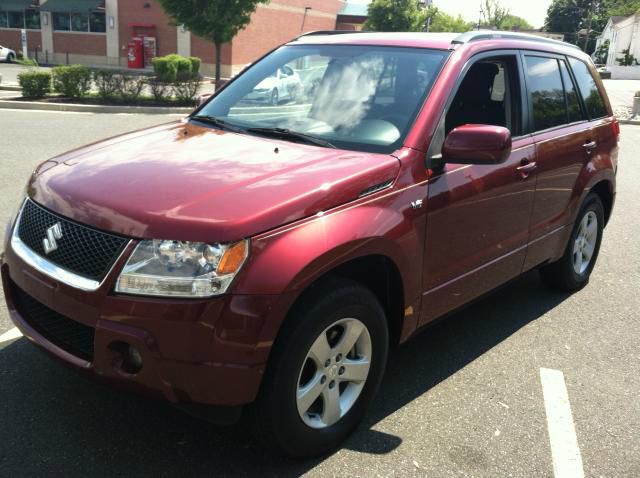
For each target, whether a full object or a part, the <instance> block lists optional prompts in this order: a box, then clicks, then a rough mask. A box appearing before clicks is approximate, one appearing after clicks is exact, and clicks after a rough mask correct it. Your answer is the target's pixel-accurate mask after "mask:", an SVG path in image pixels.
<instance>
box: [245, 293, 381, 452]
mask: <svg viewBox="0 0 640 478" xmlns="http://www.w3.org/2000/svg"><path fill="white" fill-rule="evenodd" d="M388 342H389V337H388V330H387V321H386V318H385V315H384V312H383V310H382V307H381V306H380V303H379V302H378V300H377V299H376V297H375V296H374V295H373V294H372V293H371V292H370V291H369V290H368V289H366V288H364V287H362V286H360V285H358V284H357V283H353V282H350V281H342V280H340V281H335V282H332V283H331V285H330V286H329V285H325V286H320V287H318V288H317V289H316V290H315V291H314V292H313V293H311V294H310V295H309V296H307V297H306V298H304V299H303V300H302V302H301V303H300V304H298V306H297V307H296V308H295V309H294V311H293V313H292V314H291V316H290V317H289V318H288V320H287V323H286V324H285V326H284V328H283V330H282V332H281V337H279V339H278V341H277V342H276V345H275V346H274V350H273V352H272V354H273V355H272V358H271V360H270V363H269V368H268V370H267V375H266V377H265V383H264V385H263V389H262V391H261V396H260V399H259V403H258V407H257V412H258V416H257V421H258V431H259V437H260V438H261V440H262V441H263V442H264V444H265V445H267V446H274V445H275V446H277V447H278V448H279V449H281V450H282V451H284V453H286V454H288V455H291V456H299V457H302V456H313V455H318V454H320V453H323V452H326V451H329V450H330V449H332V448H335V447H336V446H338V445H339V444H340V442H341V441H342V440H343V439H345V438H346V437H347V436H348V435H349V434H350V433H351V432H352V431H353V430H354V429H355V427H356V426H357V425H358V423H359V421H360V420H361V418H362V416H363V415H364V413H365V410H366V408H367V405H368V404H369V403H370V402H371V400H372V399H373V397H374V396H375V394H376V392H377V390H378V388H379V386H380V382H381V380H382V376H383V374H384V369H385V365H386V361H387V352H388Z"/></svg>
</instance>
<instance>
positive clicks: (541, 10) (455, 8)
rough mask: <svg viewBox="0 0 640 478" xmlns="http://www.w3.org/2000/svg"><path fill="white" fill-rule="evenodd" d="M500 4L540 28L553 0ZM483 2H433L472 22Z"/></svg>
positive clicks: (504, 0)
mask: <svg viewBox="0 0 640 478" xmlns="http://www.w3.org/2000/svg"><path fill="white" fill-rule="evenodd" d="M349 1H352V2H354V3H369V1H370V0H349ZM499 1H500V4H501V5H502V6H503V7H505V8H508V9H509V11H510V13H511V14H512V15H518V16H519V17H522V18H524V19H525V20H527V21H528V22H529V23H530V24H531V25H533V26H534V27H536V28H540V27H541V26H543V25H544V19H545V17H546V16H547V8H549V5H550V4H551V0H499ZM480 2H481V0H433V4H434V5H435V6H436V7H438V8H439V9H440V10H442V11H444V12H446V13H448V14H450V15H453V16H457V15H458V14H460V15H462V16H463V18H464V19H465V20H467V21H470V22H477V21H478V16H479V13H480Z"/></svg>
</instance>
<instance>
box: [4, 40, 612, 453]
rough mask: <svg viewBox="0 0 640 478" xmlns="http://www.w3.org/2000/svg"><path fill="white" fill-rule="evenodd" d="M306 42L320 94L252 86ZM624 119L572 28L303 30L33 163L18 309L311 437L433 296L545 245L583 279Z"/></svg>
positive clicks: (206, 401)
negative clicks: (182, 114)
mask: <svg viewBox="0 0 640 478" xmlns="http://www.w3.org/2000/svg"><path fill="white" fill-rule="evenodd" d="M311 59H313V61H314V62H315V63H314V68H319V65H322V64H324V65H325V66H324V68H325V70H324V73H323V74H322V75H321V77H322V81H321V82H320V84H319V85H317V88H316V90H315V92H314V95H313V100H312V103H311V105H310V106H309V107H306V106H305V107H304V108H303V107H296V108H285V109H282V108H278V109H277V110H278V111H276V112H275V113H274V112H273V110H274V108H272V107H271V106H270V103H274V101H268V102H265V104H264V105H262V106H261V107H259V108H258V107H256V108H243V107H238V106H237V105H238V104H239V103H241V102H242V101H243V99H244V98H246V96H247V95H253V94H254V93H255V91H256V89H258V90H259V89H261V88H262V87H260V88H258V86H259V85H265V84H269V85H270V86H269V88H273V87H274V86H273V85H281V84H282V83H280V81H281V79H279V77H275V78H274V77H272V76H271V75H272V72H274V71H279V72H285V71H286V69H285V67H286V66H287V65H292V64H296V62H299V64H305V61H306V60H309V61H307V63H310V61H311ZM321 60H322V62H324V63H322V62H321ZM289 76H291V75H289ZM269 88H266V89H269ZM278 89H279V94H278V97H279V98H280V97H281V96H282V94H283V92H284V91H285V90H284V89H283V90H280V87H279V86H278ZM618 136H619V125H618V122H617V121H616V119H615V118H614V117H613V115H612V111H611V106H610V104H609V101H608V99H607V96H606V93H605V90H604V88H603V86H602V82H601V81H600V79H599V78H598V75H597V73H596V70H595V68H594V66H593V63H592V62H591V60H590V59H589V57H588V56H587V55H585V54H584V53H582V52H581V51H580V50H579V49H578V48H576V47H574V46H572V45H569V44H566V43H560V42H556V41H551V40H547V39H544V38H539V37H531V36H527V35H523V34H515V33H496V32H491V34H489V35H487V34H485V33H483V32H470V33H466V34H462V35H451V36H446V35H445V36H443V35H441V34H437V35H433V34H418V33H416V34H402V33H397V34H389V33H384V34H382V33H380V34H377V33H353V34H348V35H346V34H345V35H337V34H330V33H327V34H310V35H305V36H302V37H300V38H298V39H296V40H293V41H291V42H290V43H288V44H286V45H284V46H282V47H281V48H278V49H277V50H275V51H274V52H273V53H271V54H269V55H267V56H266V57H265V58H264V59H262V60H260V61H258V62H256V63H255V64H253V65H251V67H250V68H248V69H247V70H246V71H245V72H244V73H242V74H241V75H239V76H238V77H236V78H235V79H233V81H231V82H230V83H229V84H227V85H226V87H225V88H224V89H222V90H220V91H218V92H217V93H216V94H215V95H213V96H212V97H211V98H209V99H208V100H207V101H206V102H205V103H204V104H202V105H201V106H199V107H198V108H197V109H196V111H195V112H194V113H193V114H191V115H190V116H189V117H188V118H186V119H184V120H181V121H177V122H173V123H170V124H168V125H163V126H157V127H154V128H151V129H148V130H143V131H137V132H133V133H130V134H126V135H124V136H121V137H118V138H112V139H109V140H106V141H104V142H101V143H97V144H93V145H89V146H87V147H85V148H81V149H76V150H73V151H71V152H69V153H66V154H62V155H60V156H56V157H53V158H52V159H50V160H48V161H46V162H45V163H43V164H42V165H41V166H40V167H38V168H37V170H36V171H35V172H34V174H33V175H32V177H31V179H30V180H29V183H28V187H27V191H28V197H26V198H25V199H24V200H23V202H22V203H21V206H20V208H19V212H18V213H17V215H16V216H15V218H13V219H12V221H11V223H10V224H9V226H8V230H7V236H6V237H7V241H6V245H5V253H4V257H3V259H2V262H1V264H2V266H1V272H2V279H3V280H2V283H3V286H4V293H5V297H6V301H7V305H8V309H9V312H10V315H11V318H12V320H13V321H14V323H15V324H16V325H17V327H18V328H19V329H20V330H21V331H22V333H23V334H24V335H25V336H26V337H27V338H28V339H29V340H30V341H32V342H33V343H35V344H36V345H38V346H39V347H41V348H43V349H44V350H46V351H47V352H48V353H49V354H51V355H52V356H53V357H55V358H57V359H58V360H60V361H62V362H65V363H66V364H67V365H70V366H71V367H73V368H76V369H77V370H79V371H82V372H84V373H86V374H89V375H92V376H94V377H96V378H100V379H103V380H106V381H109V382H110V383H112V384H115V385H118V386H122V387H125V388H129V389H132V390H137V391H142V392H146V393H149V394H152V395H155V396H158V397H161V398H164V399H166V400H167V401H169V402H171V403H172V404H175V405H177V406H179V407H182V408H184V409H187V410H189V411H191V412H194V413H198V412H206V414H207V416H208V417H209V418H210V419H211V418H212V417H213V416H217V419H218V420H219V421H225V422H231V421H234V420H236V419H238V418H239V417H240V416H241V414H242V413H243V410H244V409H246V408H247V407H251V408H252V409H253V410H254V413H252V414H251V415H254V416H255V420H256V422H255V423H256V431H257V436H259V437H261V438H262V439H263V441H264V443H266V444H268V446H274V447H277V448H279V449H281V450H283V451H284V452H285V453H287V454H289V455H294V456H309V455H315V454H318V453H322V452H325V451H327V450H330V449H332V448H334V447H336V446H338V445H339V444H340V443H341V441H342V440H344V439H345V438H346V437H347V436H348V435H349V434H350V433H351V432H352V431H353V430H354V428H355V427H356V426H357V424H358V423H359V422H360V421H361V419H362V418H363V416H364V415H365V412H366V410H367V407H368V406H369V404H370V403H371V401H372V400H373V398H374V397H375V395H376V393H377V392H378V389H379V388H380V384H381V382H382V377H383V374H384V371H385V365H386V362H387V356H388V354H389V351H390V350H391V349H392V348H393V347H394V346H395V345H397V344H401V343H403V342H405V341H406V340H407V339H409V338H410V337H412V336H413V335H415V334H416V333H418V332H419V331H420V330H423V329H424V328H425V327H426V326H428V325H429V324H432V323H433V322H434V320H435V319H438V318H440V317H442V316H444V315H446V314H448V313H449V312H451V311H454V310H456V309H458V308H460V307H461V306H463V305H465V304H468V303H469V302H471V301H473V300H474V299H477V298H478V297H480V296H482V295H483V294H486V293H488V292H490V291H491V290H493V289H495V288H497V287H499V286H501V285H502V284H505V283H506V282H508V281H510V280H512V279H514V278H516V277H518V276H519V275H521V274H523V273H525V272H527V271H530V270H533V269H539V270H540V273H541V277H542V279H543V280H544V281H545V282H547V283H548V284H549V285H550V286H552V287H554V288H558V289H561V290H564V291H577V290H579V289H581V288H582V287H584V286H585V285H586V284H587V283H588V281H589V277H590V275H591V273H592V271H593V268H594V266H595V264H596V259H597V257H598V251H599V249H600V243H601V240H602V237H603V229H604V227H605V225H606V224H607V221H608V220H609V218H610V216H611V213H612V209H613V205H614V200H615V194H616V170H617V157H618ZM590 293H597V291H591V292H590ZM416 359H419V357H416ZM404 373H408V374H409V373H412V372H411V370H405V371H404ZM24 399H25V400H29V397H24ZM70 413H73V411H72V410H71V411H70Z"/></svg>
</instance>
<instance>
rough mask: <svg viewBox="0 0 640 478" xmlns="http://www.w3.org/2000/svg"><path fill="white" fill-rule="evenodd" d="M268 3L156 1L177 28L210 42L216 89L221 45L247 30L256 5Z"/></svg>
mask: <svg viewBox="0 0 640 478" xmlns="http://www.w3.org/2000/svg"><path fill="white" fill-rule="evenodd" d="M267 1H268V0H234V1H232V2H230V1H228V0H159V2H160V4H161V5H162V7H163V8H164V10H165V12H167V14H168V15H169V16H170V17H171V18H172V19H173V21H174V23H175V24H177V25H184V26H185V27H187V28H188V29H189V30H191V31H192V32H193V33H195V34H196V35H198V36H201V37H203V38H208V39H211V40H212V41H213V44H214V45H215V49H216V85H219V84H220V57H221V51H222V45H223V44H225V43H229V42H230V41H231V40H232V39H233V37H235V36H236V34H237V33H238V32H239V31H240V30H242V29H243V28H244V27H246V26H247V24H248V23H249V21H250V20H251V14H252V13H253V12H255V10H256V8H257V7H258V4H260V3H266V2H267Z"/></svg>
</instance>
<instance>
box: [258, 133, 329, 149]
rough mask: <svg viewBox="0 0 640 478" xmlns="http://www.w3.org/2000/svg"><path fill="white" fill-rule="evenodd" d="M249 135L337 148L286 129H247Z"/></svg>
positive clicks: (312, 137)
mask: <svg viewBox="0 0 640 478" xmlns="http://www.w3.org/2000/svg"><path fill="white" fill-rule="evenodd" d="M247 131H248V132H249V133H255V134H260V135H263V136H271V137H273V138H280V139H289V140H295V141H301V142H303V143H307V144H315V145H316V146H322V147H324V148H334V149H335V148H336V146H334V145H333V144H331V143H330V142H329V141H325V140H324V139H320V138H316V137H315V136H311V135H308V134H305V133H299V132H298V131H291V130H290V129H286V128H247Z"/></svg>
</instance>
